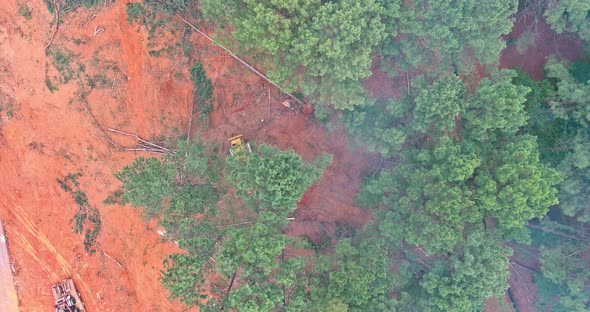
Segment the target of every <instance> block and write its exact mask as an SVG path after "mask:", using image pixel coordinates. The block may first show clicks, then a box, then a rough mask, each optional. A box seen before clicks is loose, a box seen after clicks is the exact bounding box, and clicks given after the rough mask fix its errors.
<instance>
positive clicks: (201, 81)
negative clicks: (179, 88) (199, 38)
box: [190, 62, 213, 120]
mask: <svg viewBox="0 0 590 312" xmlns="http://www.w3.org/2000/svg"><path fill="white" fill-rule="evenodd" d="M190 78H191V81H192V82H193V107H194V109H195V110H196V111H197V112H199V113H200V116H199V118H200V119H201V120H205V118H207V116H208V115H209V113H210V112H211V111H212V110H213V85H212V84H211V80H209V78H208V77H207V75H206V73H205V68H203V64H201V63H199V62H196V63H194V64H193V65H192V66H191V69H190Z"/></svg>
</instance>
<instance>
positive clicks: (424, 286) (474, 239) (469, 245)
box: [400, 231, 512, 312]
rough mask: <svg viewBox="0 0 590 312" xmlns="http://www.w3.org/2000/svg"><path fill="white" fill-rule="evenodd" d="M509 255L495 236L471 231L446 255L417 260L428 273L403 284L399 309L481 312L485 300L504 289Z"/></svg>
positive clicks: (508, 251)
mask: <svg viewBox="0 0 590 312" xmlns="http://www.w3.org/2000/svg"><path fill="white" fill-rule="evenodd" d="M510 255H512V250H511V249H510V248H508V247H506V246H504V245H503V244H502V243H501V242H500V241H498V239H497V238H496V237H494V236H491V235H489V234H484V233H483V232H482V231H474V232H473V234H471V235H469V236H468V237H467V239H466V241H465V242H464V243H463V244H462V245H461V246H460V247H459V248H458V249H457V250H456V251H455V252H453V253H452V254H450V256H448V257H443V258H436V257H433V258H434V259H425V260H421V261H422V263H424V264H425V265H426V268H428V270H427V271H426V272H423V273H422V274H419V275H418V276H416V277H414V279H413V280H412V281H410V283H409V284H408V285H406V287H405V288H404V290H403V291H402V292H403V293H405V295H402V302H401V307H400V309H402V311H407V310H416V309H418V310H420V311H433V312H434V311H457V312H458V311H483V308H484V300H485V299H486V298H488V297H492V296H500V295H502V294H503V292H504V291H505V290H506V288H508V275H509V274H508V269H507V267H508V257H509V256H510ZM425 261H428V262H425ZM429 262H430V263H429Z"/></svg>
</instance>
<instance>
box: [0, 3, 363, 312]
mask: <svg viewBox="0 0 590 312" xmlns="http://www.w3.org/2000/svg"><path fill="white" fill-rule="evenodd" d="M106 3H107V5H106V6H100V7H99V8H98V9H97V10H94V9H85V8H81V7H78V8H76V9H75V10H74V11H72V12H62V14H61V16H60V18H61V19H62V20H63V23H62V24H60V26H59V30H58V32H57V33H56V35H55V38H54V39H53V41H52V43H51V46H50V49H52V48H54V47H57V48H59V49H61V50H64V51H66V50H68V51H71V53H72V54H73V55H74V56H73V57H72V58H71V62H70V63H71V65H72V67H73V68H76V67H77V66H79V64H84V66H85V72H86V73H87V74H88V75H89V76H92V75H98V74H101V75H103V76H105V78H104V79H103V80H104V81H103V85H101V86H99V87H96V88H94V89H91V90H90V91H89V93H88V94H87V97H86V99H87V100H84V99H82V98H81V96H80V90H81V87H80V85H79V83H78V81H76V79H75V78H74V79H72V80H70V81H69V82H68V83H66V84H57V85H56V86H57V87H58V88H59V90H56V91H54V92H53V93H52V92H50V90H49V89H48V87H47V85H46V77H47V76H49V77H54V76H56V75H57V74H58V73H57V71H56V69H55V66H53V64H52V60H51V57H50V56H47V55H46V53H45V46H46V45H47V42H48V41H49V38H50V37H51V34H52V32H53V30H54V25H52V24H51V20H52V19H53V15H52V14H51V13H49V11H48V10H47V7H46V5H45V3H43V1H42V0H33V1H30V2H28V5H29V7H30V8H31V16H32V18H31V19H30V20H28V21H27V20H26V19H25V18H24V17H23V16H21V15H19V14H18V13H17V12H18V9H19V6H20V2H19V3H17V2H16V1H8V2H7V3H5V4H4V5H3V6H2V7H0V69H1V71H0V91H1V92H2V108H3V110H2V113H1V115H0V116H1V117H2V119H1V121H0V125H1V131H0V174H1V176H2V182H1V183H0V218H1V219H2V220H3V221H4V224H5V228H6V235H7V237H8V240H9V251H10V254H11V258H12V262H13V266H14V268H15V272H14V275H15V281H16V282H15V283H16V287H17V291H18V298H19V308H20V309H21V310H22V311H46V310H50V309H51V308H52V307H53V298H52V295H51V284H53V283H56V282H58V281H60V280H62V279H64V278H66V277H72V278H73V279H74V281H75V283H76V285H77V287H78V290H79V292H80V293H81V296H82V299H83V300H84V301H85V303H86V308H87V310H88V311H119V310H126V311H127V310H129V311H181V310H183V309H186V308H185V307H183V306H182V305H180V304H179V303H177V302H174V301H171V300H170V299H168V292H167V291H166V290H165V289H164V288H163V287H162V286H161V284H160V281H159V278H160V271H161V270H162V269H163V266H162V260H163V259H164V258H165V257H166V256H167V255H169V254H171V253H173V252H178V251H179V250H178V249H177V247H176V246H175V245H174V244H173V243H170V242H165V241H164V240H163V239H162V238H161V237H160V236H159V235H158V234H157V233H156V227H157V225H156V223H155V222H151V223H149V224H146V223H145V222H144V220H143V219H142V218H141V216H140V211H139V210H138V209H135V208H131V207H128V206H125V207H122V206H119V205H105V204H103V200H104V199H105V198H106V197H107V196H108V195H109V194H110V193H112V192H113V191H114V190H116V189H117V187H118V186H119V183H118V181H117V180H116V179H115V178H114V177H113V175H112V173H113V172H116V171H117V170H118V169H120V168H121V167H122V166H124V165H126V164H128V163H130V162H132V161H133V159H134V158H136V157H138V156H149V155H146V154H140V153H136V152H129V151H122V150H121V149H120V148H118V147H117V146H116V145H113V144H111V143H110V142H109V140H108V139H107V137H106V134H108V135H109V137H110V138H111V139H112V140H113V141H115V142H116V143H117V144H120V145H125V146H129V145H130V144H132V143H133V141H132V140H130V139H129V138H128V137H124V136H120V135H117V134H115V133H111V132H109V131H107V130H106V129H107V128H114V129H118V130H122V131H127V132H132V133H137V134H138V135H140V136H141V137H143V138H146V139H150V140H157V139H159V138H162V137H169V138H176V137H179V136H181V135H185V134H186V131H187V129H186V128H187V123H188V115H189V108H190V105H191V104H192V102H191V100H192V93H191V92H192V89H191V85H190V81H189V80H188V67H189V66H190V64H191V62H192V61H191V60H188V59H186V58H182V57H179V58H168V57H153V56H150V55H149V54H148V48H147V44H148V35H147V34H146V31H145V29H143V28H141V27H139V26H137V25H130V24H129V22H128V21H127V13H126V6H125V5H126V4H125V2H124V1H121V2H117V3H110V1H107V2H106ZM94 15H95V16H94ZM100 29H102V31H101V30H100ZM97 31H98V33H97ZM191 40H192V41H193V44H194V47H195V50H196V51H195V53H194V54H195V59H197V58H198V59H200V60H201V61H202V63H203V64H204V65H205V68H206V70H207V73H208V75H209V76H210V78H211V80H212V81H213V85H214V88H215V91H214V97H215V110H214V111H213V112H212V114H211V115H210V118H209V127H202V125H198V124H196V122H193V134H192V135H193V136H197V135H201V136H202V137H203V138H204V139H205V140H207V141H209V142H213V143H218V144H223V143H224V142H225V140H226V139H227V138H228V137H230V136H231V135H233V134H238V133H241V134H244V135H245V136H246V137H247V138H248V139H249V140H250V141H253V142H261V143H268V144H273V145H276V146H279V147H280V148H293V149H295V151H296V152H298V153H299V154H301V155H302V156H303V157H304V158H305V159H306V160H312V159H313V158H315V157H316V156H318V155H320V154H321V153H322V152H329V153H332V154H334V164H333V165H332V166H331V167H330V168H328V169H327V171H326V174H325V175H324V176H323V178H322V179H321V181H320V183H319V184H317V185H316V186H315V187H313V188H312V189H311V190H310V191H309V192H308V193H307V194H306V195H305V196H304V200H303V201H302V203H301V205H300V207H301V209H300V210H298V211H297V212H296V213H295V220H294V221H293V222H292V223H291V225H290V226H289V228H288V232H289V233H290V234H294V235H297V234H307V235H310V236H311V237H316V236H317V235H321V231H322V230H321V229H320V226H319V224H320V222H321V223H322V224H323V225H324V226H325V227H326V228H329V229H331V230H332V229H333V228H334V224H335V222H338V223H340V224H350V225H353V226H359V225H362V224H364V223H365V222H366V221H367V220H368V218H369V216H368V214H367V213H366V212H365V211H364V210H362V209H360V208H357V207H354V206H353V205H352V199H353V194H354V193H355V191H356V189H357V188H358V185H359V183H360V181H361V179H362V176H363V174H364V171H365V170H367V166H369V165H370V163H371V162H372V161H373V160H374V157H373V156H367V155H364V154H362V153H358V152H356V153H355V152H350V151H348V149H347V147H346V141H345V137H344V133H343V132H342V130H338V131H334V132H332V134H330V135H326V132H327V130H326V129H325V128H324V127H321V126H318V125H317V124H315V122H313V121H312V119H311V116H309V115H304V114H302V113H300V112H295V111H290V110H288V109H287V108H285V107H283V106H282V105H280V103H281V102H282V100H284V98H283V97H281V96H280V95H279V91H278V90H276V89H275V88H273V87H272V86H269V85H268V84H267V83H265V82H264V81H263V80H262V79H260V78H259V77H257V76H255V75H252V74H251V73H250V72H248V71H246V70H245V69H244V68H242V67H240V65H239V64H238V63H237V62H235V61H234V60H233V59H231V58H230V57H229V56H228V55H227V54H225V53H224V52H222V51H221V50H220V49H219V48H217V47H213V46H211V45H210V44H209V43H208V42H207V41H205V40H204V39H203V38H201V37H199V36H197V35H196V34H193V35H192V37H191ZM171 59H172V60H173V61H171ZM113 67H117V68H118V69H119V70H118V71H114V70H112V68H113ZM54 84H55V82H54ZM84 88H85V90H88V89H89V88H86V87H84ZM8 112H9V113H8ZM198 129H202V130H201V131H199V130H198ZM197 132H200V134H197ZM226 148H227V146H224V149H223V150H225V149H226ZM78 172H80V173H82V174H83V175H82V176H81V177H80V178H79V179H78V180H79V182H80V188H81V190H83V191H84V192H85V193H86V194H87V195H88V198H89V202H90V204H91V205H92V206H95V207H97V208H98V210H99V211H100V213H101V220H102V229H101V231H100V233H99V234H98V238H97V246H96V247H97V252H95V253H93V254H87V253H86V252H85V250H84V246H83V245H82V241H83V235H82V234H80V235H77V234H74V233H73V232H72V224H70V220H71V219H72V217H73V215H74V214H75V213H76V211H77V209H78V207H77V205H76V203H75V202H74V200H73V199H72V196H71V195H70V194H68V193H66V192H64V191H63V190H62V189H61V188H60V186H59V184H58V183H57V182H56V178H60V179H63V178H64V177H65V176H66V175H67V174H75V173H78ZM117 262H118V263H117ZM119 264H120V265H119Z"/></svg>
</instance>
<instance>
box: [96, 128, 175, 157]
mask: <svg viewBox="0 0 590 312" xmlns="http://www.w3.org/2000/svg"><path fill="white" fill-rule="evenodd" d="M107 130H109V131H111V132H114V133H118V134H122V135H126V136H130V137H133V138H135V140H136V141H137V143H136V144H137V145H136V146H134V147H124V146H120V147H121V149H123V150H124V151H139V152H147V153H154V154H160V155H164V154H168V153H175V152H176V151H175V150H172V149H169V148H166V147H164V146H161V145H158V144H155V143H152V142H150V141H146V140H144V139H142V138H140V137H139V136H138V135H137V134H133V133H129V132H125V131H121V130H117V129H113V128H107Z"/></svg>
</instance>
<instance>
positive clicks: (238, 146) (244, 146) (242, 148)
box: [228, 134, 252, 157]
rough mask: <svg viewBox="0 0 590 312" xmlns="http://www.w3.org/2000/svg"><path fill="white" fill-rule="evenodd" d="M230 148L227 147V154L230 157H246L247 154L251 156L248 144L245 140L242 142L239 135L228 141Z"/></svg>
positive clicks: (250, 148)
mask: <svg viewBox="0 0 590 312" xmlns="http://www.w3.org/2000/svg"><path fill="white" fill-rule="evenodd" d="M228 141H229V144H230V147H229V154H230V155H232V156H234V157H235V156H236V155H237V156H238V157H240V155H244V156H241V157H245V156H248V155H249V154H252V147H251V146H250V143H248V142H246V140H244V136H243V135H242V134H240V135H236V136H233V137H231V138H229V139H228Z"/></svg>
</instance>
